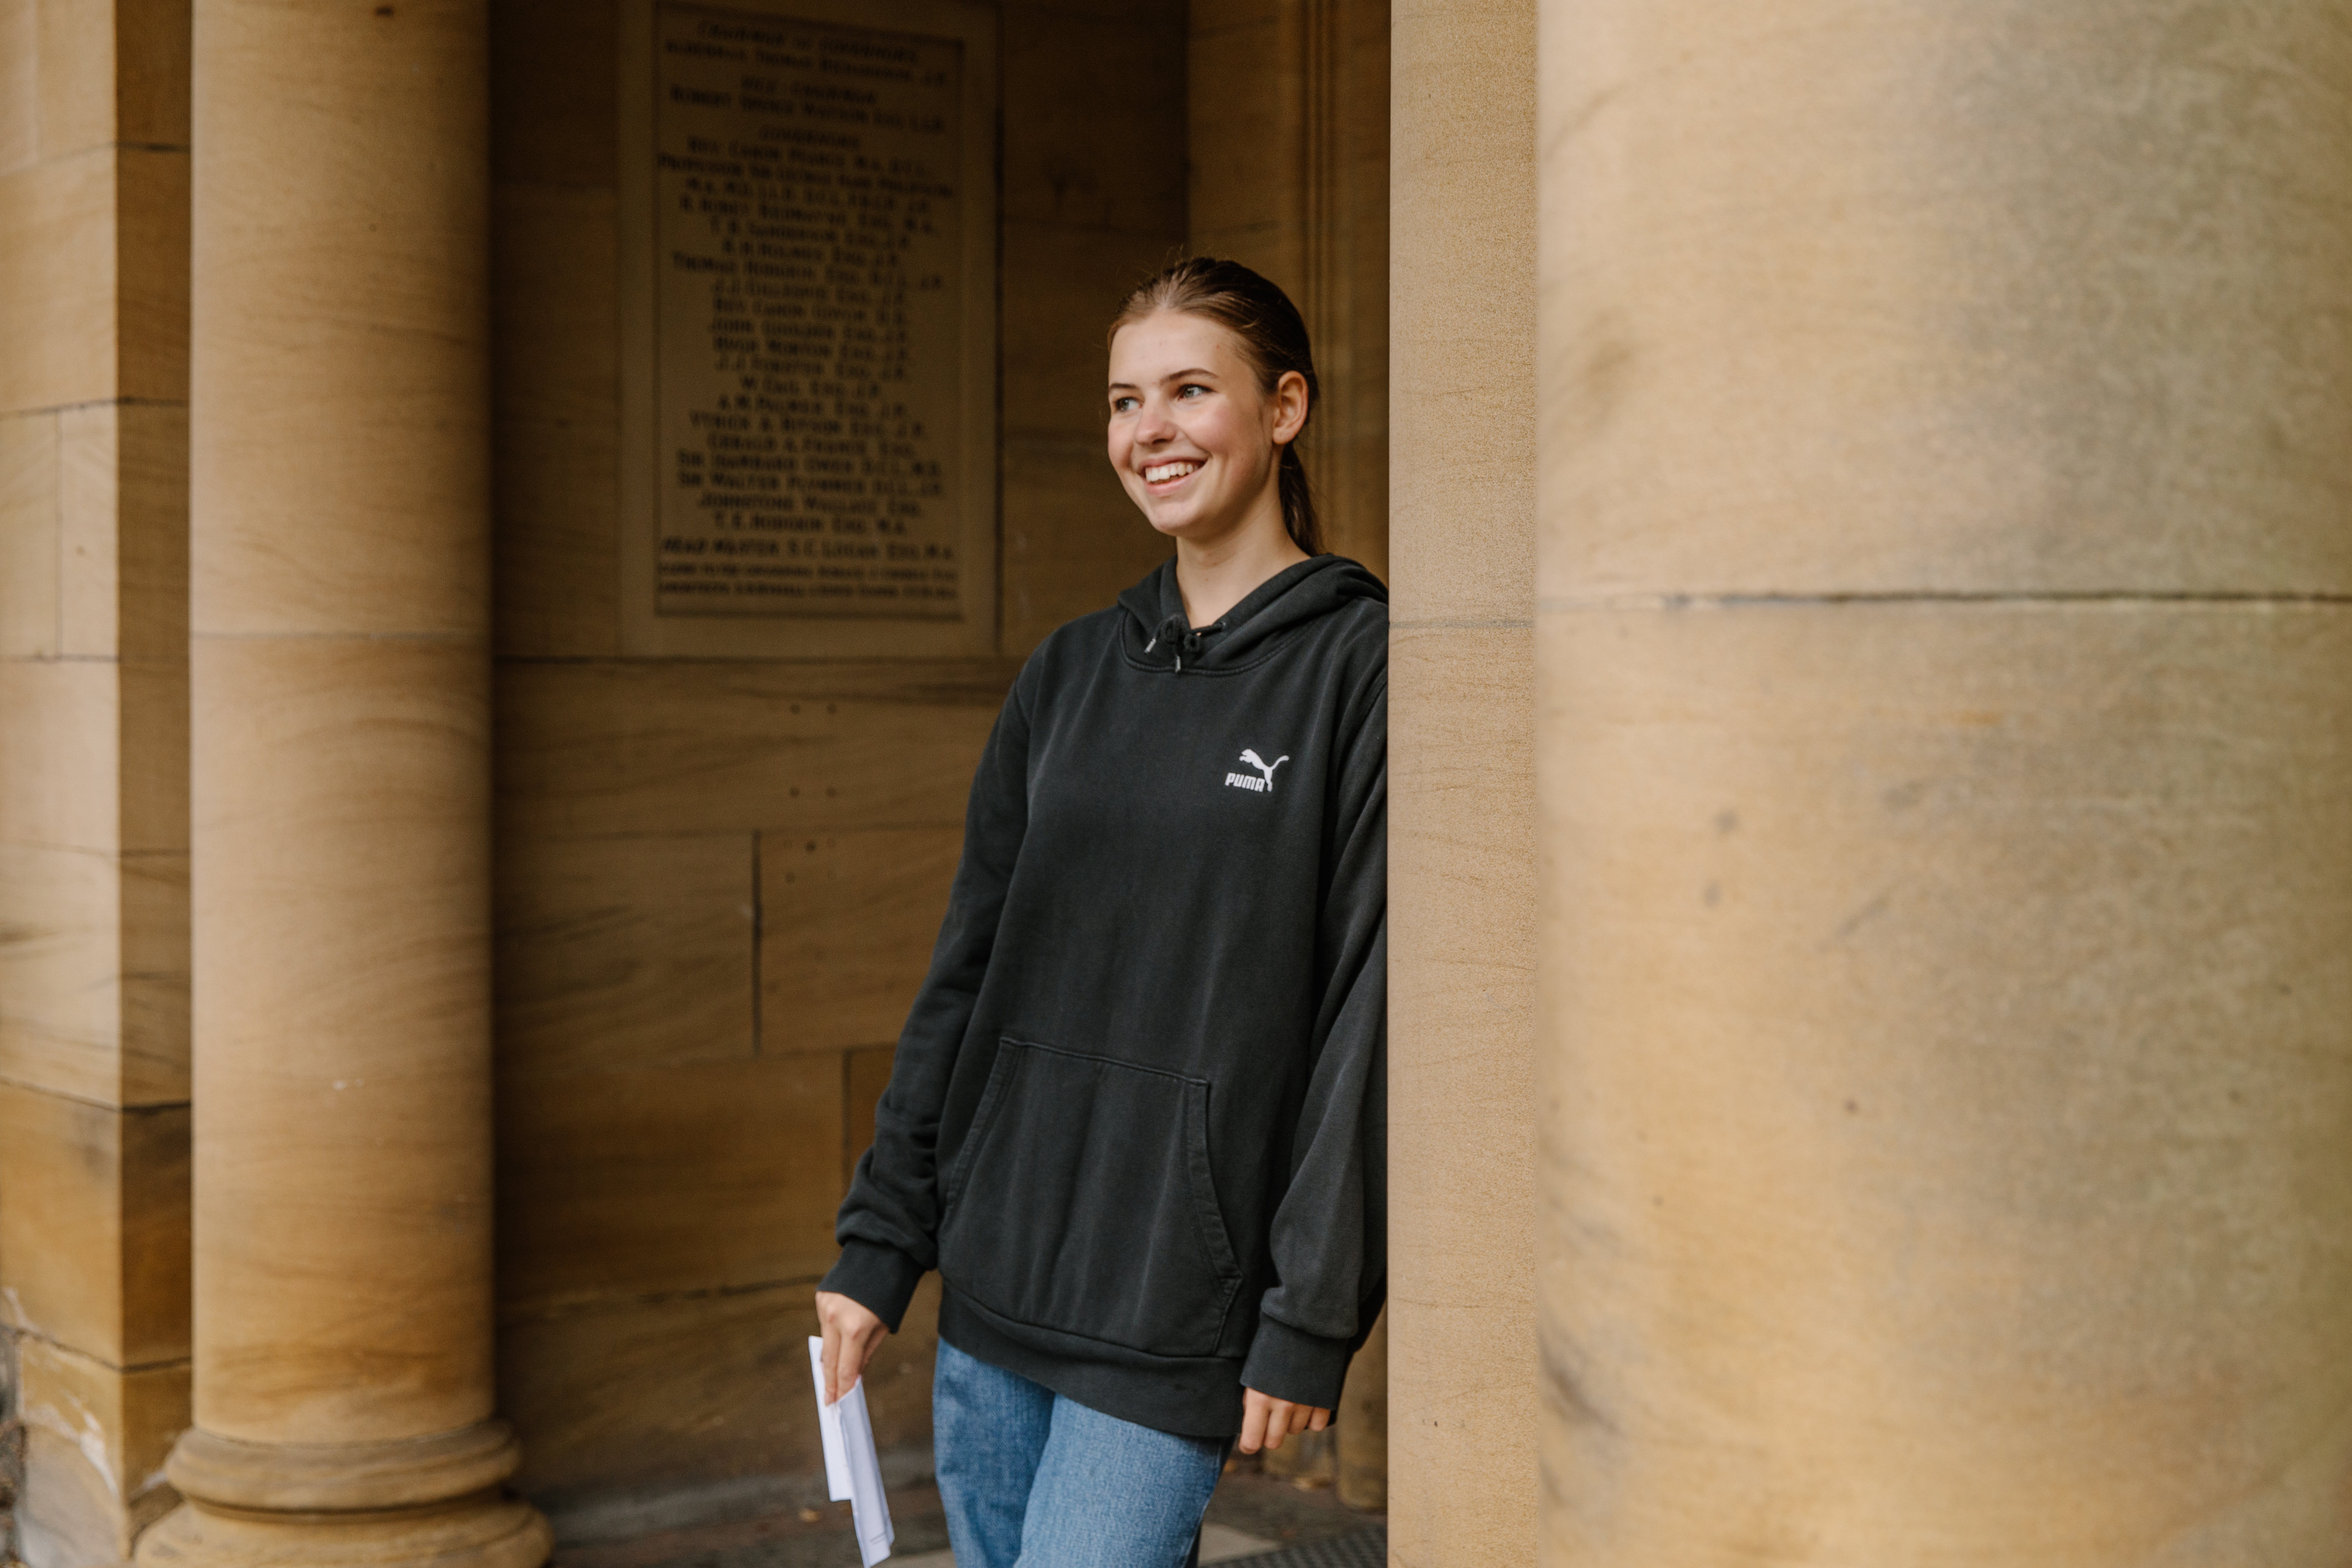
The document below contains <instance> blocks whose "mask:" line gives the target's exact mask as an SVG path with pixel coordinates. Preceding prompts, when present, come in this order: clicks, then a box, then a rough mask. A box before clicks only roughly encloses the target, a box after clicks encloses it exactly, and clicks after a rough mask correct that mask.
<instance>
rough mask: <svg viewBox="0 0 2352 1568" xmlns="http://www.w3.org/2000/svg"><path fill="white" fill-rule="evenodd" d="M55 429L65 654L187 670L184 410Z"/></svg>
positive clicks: (75, 416) (133, 413) (98, 413)
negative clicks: (123, 660) (174, 666)
mask: <svg viewBox="0 0 2352 1568" xmlns="http://www.w3.org/2000/svg"><path fill="white" fill-rule="evenodd" d="M57 423H58V454H59V462H58V468H59V484H58V521H59V527H60V530H61V534H60V538H61V542H60V546H59V596H60V602H61V612H60V621H61V627H60V637H61V640H62V646H63V647H64V650H65V652H66V653H68V654H69V655H71V656H74V657H76V658H116V657H118V656H120V657H121V658H130V659H135V660H139V661H141V662H144V663H148V664H184V663H185V662H186V661H187V651H188V416H187V410H186V409H185V408H183V407H180V406H177V405H153V404H119V403H112V404H98V405H92V406H89V407H86V408H69V409H67V410H65V411H64V412H62V413H61V414H59V415H58V416H57ZM181 765H182V766H183V767H184V765H185V764H184V762H183V763H181Z"/></svg>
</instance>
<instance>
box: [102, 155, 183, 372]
mask: <svg viewBox="0 0 2352 1568" xmlns="http://www.w3.org/2000/svg"><path fill="white" fill-rule="evenodd" d="M115 157H116V160H117V163H116V174H115V179H116V187H115V188H116V209H115V210H116V221H117V223H118V226H119V233H120V241H119V246H120V255H119V257H118V260H117V266H118V268H119V270H118V272H117V274H116V279H117V282H118V285H119V287H120V289H121V294H120V296H119V298H118V300H117V302H116V309H117V310H118V312H119V314H118V318H117V319H118V321H119V322H120V327H119V334H118V342H120V344H121V380H120V383H119V384H120V387H121V393H120V395H121V396H124V397H138V398H148V399H153V400H156V401H160V402H165V403H181V404H184V403H185V402H186V401H187V400H188V287H189V284H188V230H189V217H190V215H189V208H188V201H189V185H188V182H189V158H188V154H187V153H185V152H184V151H181V150H179V149H177V148H163V147H124V148H121V149H120V150H119V151H118V152H117V153H115Z"/></svg>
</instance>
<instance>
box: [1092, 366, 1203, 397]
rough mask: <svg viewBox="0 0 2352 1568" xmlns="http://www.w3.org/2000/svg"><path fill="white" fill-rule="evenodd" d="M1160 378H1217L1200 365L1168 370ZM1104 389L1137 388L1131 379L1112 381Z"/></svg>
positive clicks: (1199, 379) (1170, 379)
mask: <svg viewBox="0 0 2352 1568" xmlns="http://www.w3.org/2000/svg"><path fill="white" fill-rule="evenodd" d="M1216 379H1217V373H1216V372H1215V371H1213V370H1209V369H1206V368H1205V367H1203V366H1201V365H1194V366H1193V367H1192V369H1190V370H1174V371H1170V372H1169V373H1168V374H1166V375H1163V376H1161V377H1160V380H1162V381H1188V380H1191V381H1202V380H1206V381H1214V380H1216ZM1106 390H1108V391H1111V392H1134V391H1136V390H1138V388H1137V386H1136V384H1135V383H1133V382H1131V381H1114V382H1112V383H1111V384H1110V385H1109V387H1108V388H1107V389H1106Z"/></svg>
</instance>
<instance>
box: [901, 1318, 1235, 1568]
mask: <svg viewBox="0 0 2352 1568" xmlns="http://www.w3.org/2000/svg"><path fill="white" fill-rule="evenodd" d="M931 1444H932V1448H933V1452H934V1455H935V1462H936V1464H937V1467H938V1469H939V1477H940V1502H941V1503H943V1504H944V1505H945V1506H946V1509H947V1516H948V1540H949V1542H950V1544H952V1545H953V1546H954V1548H955V1558H956V1568H1180V1565H1181V1564H1184V1563H1189V1562H1191V1561H1192V1552H1194V1550H1195V1547H1196V1542H1197V1541H1198V1538H1199V1536H1200V1532H1201V1516H1202V1514H1203V1513H1205V1512H1206V1511H1207V1510H1208V1507H1209V1494H1210V1493H1211V1492H1213V1491H1214V1490H1215V1489H1216V1486H1217V1475H1218V1472H1219V1471H1221V1470H1222V1469H1223V1468H1224V1460H1225V1446H1224V1445H1223V1443H1220V1442H1216V1441H1214V1440H1213V1439H1210V1438H1203V1437H1180V1436H1176V1435H1175V1434H1173V1433H1170V1432H1159V1431H1154V1430H1153V1429H1152V1428H1150V1427H1149V1426H1137V1425H1136V1424H1135V1423H1134V1422H1132V1421H1122V1420H1120V1419H1119V1418H1118V1416H1116V1415H1104V1414H1102V1412H1100V1411H1098V1410H1089V1409H1087V1407H1086V1406H1085V1405H1080V1404H1077V1403H1076V1401H1074V1400H1068V1399H1065V1398H1063V1397H1062V1396H1061V1395H1059V1394H1055V1393H1054V1392H1053V1390H1051V1389H1048V1388H1044V1387H1040V1386H1039V1385H1038V1384H1034V1383H1032V1382H1030V1381H1029V1380H1028V1379H1027V1378H1025V1377H1019V1376H1015V1375H1014V1374H1013V1373H1009V1372H1006V1371H1004V1370H1003V1369H1002V1368H999V1367H993V1366H991V1365H989V1364H988V1363H986V1362H984V1361H980V1360H977V1359H976V1358H974V1357H971V1356H968V1355H966V1354H964V1353H963V1352H961V1351H960V1350H958V1349H956V1348H955V1346H953V1345H951V1344H950V1343H948V1342H946V1341H945V1340H941V1341H940V1352H939V1363H938V1371H937V1373H936V1374H935V1375H934V1376H933V1378H932V1380H931Z"/></svg>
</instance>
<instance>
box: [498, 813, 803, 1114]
mask: <svg viewBox="0 0 2352 1568" xmlns="http://www.w3.org/2000/svg"><path fill="white" fill-rule="evenodd" d="M751 845H752V836H751V835H750V834H719V835H713V836H709V837H658V838H654V837H647V838H567V839H535V838H529V837H521V836H519V835H518V836H510V837H507V838H506V839H504V840H502V841H501V842H500V843H499V847H498V887H499V906H498V907H499V917H498V928H499V963H498V971H497V973H498V996H499V1047H498V1048H499V1071H500V1072H501V1073H502V1074H503V1075H505V1076H506V1077H508V1078H509V1079H513V1078H519V1077H528V1076H530V1075H532V1074H537V1073H546V1072H577V1071H583V1070H591V1069H602V1068H657V1067H664V1066H668V1065H673V1064H677V1063H684V1062H708V1061H726V1060H734V1059H740V1058H749V1057H751V1055H752V1054H753V1050H754V1045H753V1040H752V1033H751V1028H752V1014H753V1008H754V1005H755V999H754V997H753V994H752V979H751V976H752V963H753V953H752V949H753V945H754V940H755V939H754V935H753V922H754V920H755V918H756V915H757V911H756V910H754V908H753V905H752V890H751V889H752V850H751Z"/></svg>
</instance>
